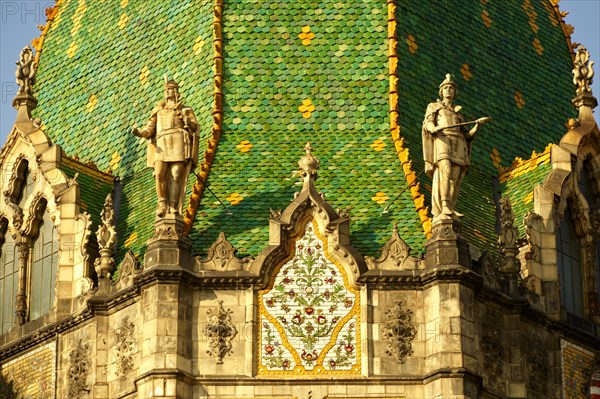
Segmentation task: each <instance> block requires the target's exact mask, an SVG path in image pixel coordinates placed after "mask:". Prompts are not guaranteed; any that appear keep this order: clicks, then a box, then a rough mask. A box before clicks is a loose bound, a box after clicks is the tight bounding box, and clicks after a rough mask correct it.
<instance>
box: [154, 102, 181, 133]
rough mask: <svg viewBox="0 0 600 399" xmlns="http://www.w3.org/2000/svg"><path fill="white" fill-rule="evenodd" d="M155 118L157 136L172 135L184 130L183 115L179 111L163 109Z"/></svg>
mask: <svg viewBox="0 0 600 399" xmlns="http://www.w3.org/2000/svg"><path fill="white" fill-rule="evenodd" d="M157 116H158V120H157V126H156V132H157V136H162V135H164V134H172V133H174V131H182V130H184V123H183V115H182V113H181V110H176V109H170V108H163V109H161V110H159V111H158V115H157Z"/></svg>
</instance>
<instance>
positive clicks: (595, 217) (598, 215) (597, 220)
mask: <svg viewBox="0 0 600 399" xmlns="http://www.w3.org/2000/svg"><path fill="white" fill-rule="evenodd" d="M590 224H591V225H592V233H593V234H594V236H595V238H596V240H600V207H598V208H595V209H590Z"/></svg>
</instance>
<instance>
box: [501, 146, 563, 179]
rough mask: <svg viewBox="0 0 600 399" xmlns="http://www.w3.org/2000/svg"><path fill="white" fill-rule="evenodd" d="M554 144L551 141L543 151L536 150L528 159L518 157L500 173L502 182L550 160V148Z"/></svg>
mask: <svg viewBox="0 0 600 399" xmlns="http://www.w3.org/2000/svg"><path fill="white" fill-rule="evenodd" d="M552 145H553V144H552V143H549V144H548V145H547V146H546V148H544V150H543V151H542V152H536V151H535V150H534V151H533V152H532V153H531V156H530V157H529V158H528V159H523V158H521V157H516V158H515V159H514V160H513V161H512V163H511V165H510V166H508V167H506V168H505V169H502V170H501V172H500V175H499V176H498V180H499V181H500V183H504V182H507V181H509V180H512V179H514V178H516V177H519V176H521V175H523V174H525V173H527V172H529V171H531V170H532V169H535V168H537V167H538V165H542V164H545V163H548V162H550V149H551V148H552Z"/></svg>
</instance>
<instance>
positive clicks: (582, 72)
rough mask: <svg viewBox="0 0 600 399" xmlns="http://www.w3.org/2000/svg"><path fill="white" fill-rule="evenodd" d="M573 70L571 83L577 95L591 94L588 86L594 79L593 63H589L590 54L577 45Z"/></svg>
mask: <svg viewBox="0 0 600 399" xmlns="http://www.w3.org/2000/svg"><path fill="white" fill-rule="evenodd" d="M574 64H575V68H573V83H574V84H575V86H576V87H577V94H585V93H589V94H592V89H591V88H590V85H591V84H592V79H593V77H594V69H593V65H594V61H591V62H590V53H589V52H588V51H587V50H586V48H585V47H584V46H582V45H579V47H578V49H577V54H576V55H575V62H574Z"/></svg>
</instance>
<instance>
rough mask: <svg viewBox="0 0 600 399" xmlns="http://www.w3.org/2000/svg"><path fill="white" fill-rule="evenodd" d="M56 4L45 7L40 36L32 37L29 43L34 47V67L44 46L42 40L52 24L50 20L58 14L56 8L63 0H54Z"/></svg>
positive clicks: (39, 26)
mask: <svg viewBox="0 0 600 399" xmlns="http://www.w3.org/2000/svg"><path fill="white" fill-rule="evenodd" d="M55 1H56V4H55V5H54V7H48V8H46V25H45V26H43V30H42V33H41V34H40V37H36V38H35V39H33V40H32V41H31V45H32V46H33V48H35V61H34V62H35V67H36V68H37V66H38V63H39V62H40V56H41V54H42V47H43V46H44V40H45V39H46V35H47V34H48V31H49V30H50V25H52V21H54V18H55V17H56V15H58V8H59V6H60V5H61V3H62V2H63V0H55ZM38 28H40V29H41V28H42V25H38Z"/></svg>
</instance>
